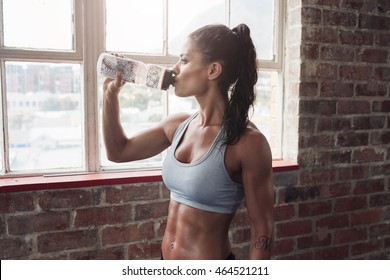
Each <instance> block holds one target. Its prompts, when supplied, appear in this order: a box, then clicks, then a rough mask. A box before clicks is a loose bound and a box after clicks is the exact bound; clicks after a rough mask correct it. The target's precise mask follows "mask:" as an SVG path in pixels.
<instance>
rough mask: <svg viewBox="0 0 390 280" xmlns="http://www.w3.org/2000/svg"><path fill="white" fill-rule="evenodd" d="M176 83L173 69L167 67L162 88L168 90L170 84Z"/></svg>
mask: <svg viewBox="0 0 390 280" xmlns="http://www.w3.org/2000/svg"><path fill="white" fill-rule="evenodd" d="M174 83H175V73H173V71H172V70H169V69H167V70H166V71H165V73H164V77H163V81H162V84H161V89H162V90H167V89H168V88H169V86H170V85H173V84H174Z"/></svg>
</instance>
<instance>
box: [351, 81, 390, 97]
mask: <svg viewBox="0 0 390 280" xmlns="http://www.w3.org/2000/svg"><path fill="white" fill-rule="evenodd" d="M355 93H356V96H386V94H387V89H386V85H383V84H380V83H375V82H371V83H368V84H358V85H356V90H355Z"/></svg>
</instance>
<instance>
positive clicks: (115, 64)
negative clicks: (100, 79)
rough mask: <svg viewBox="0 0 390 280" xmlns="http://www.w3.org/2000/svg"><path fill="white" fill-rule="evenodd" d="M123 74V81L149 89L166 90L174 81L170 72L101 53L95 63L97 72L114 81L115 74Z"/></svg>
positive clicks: (153, 65)
mask: <svg viewBox="0 0 390 280" xmlns="http://www.w3.org/2000/svg"><path fill="white" fill-rule="evenodd" d="M118 71H120V72H122V73H123V80H124V81H125V82H128V83H134V84H140V85H144V86H147V87H150V88H156V89H162V90H167V89H168V88H169V86H170V85H173V83H174V81H175V77H174V73H173V71H172V70H170V69H167V68H165V67H162V66H159V65H155V64H145V63H143V62H141V61H137V60H133V59H130V58H124V57H118V56H115V55H111V54H107V53H102V54H101V55H100V56H99V59H98V62H97V72H98V74H101V75H103V76H105V77H107V78H111V79H115V77H116V73H117V72H118Z"/></svg>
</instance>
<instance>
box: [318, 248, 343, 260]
mask: <svg viewBox="0 0 390 280" xmlns="http://www.w3.org/2000/svg"><path fill="white" fill-rule="evenodd" d="M348 256H349V246H347V245H345V246H340V247H328V248H323V249H321V250H318V251H316V252H315V253H314V259H316V260H342V259H347V258H348Z"/></svg>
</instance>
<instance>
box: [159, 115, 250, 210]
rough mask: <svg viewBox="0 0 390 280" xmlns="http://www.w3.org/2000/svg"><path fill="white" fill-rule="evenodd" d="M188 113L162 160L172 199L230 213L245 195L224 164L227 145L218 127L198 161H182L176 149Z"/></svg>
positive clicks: (205, 208)
mask: <svg viewBox="0 0 390 280" xmlns="http://www.w3.org/2000/svg"><path fill="white" fill-rule="evenodd" d="M197 115H198V113H196V114H194V115H192V116H191V117H189V118H188V119H187V120H186V121H184V122H183V123H182V124H180V126H179V127H178V128H177V130H176V132H175V135H174V137H173V140H172V145H171V147H170V149H169V150H168V154H167V157H166V158H165V161H164V164H163V170H162V175H163V180H164V183H165V185H166V186H167V188H168V189H169V190H170V191H171V199H172V200H175V201H177V202H180V203H182V204H185V205H188V206H191V207H194V208H197V209H202V210H205V211H211V212H217V213H233V212H235V211H236V210H237V208H238V207H239V206H240V204H241V202H242V200H243V198H244V189H243V186H242V184H239V183H235V182H233V181H232V180H231V178H230V177H229V174H228V172H227V170H226V168H225V160H224V159H225V151H226V145H224V144H223V134H224V133H223V131H224V130H223V129H221V130H220V132H219V133H218V135H217V137H216V138H215V140H214V142H213V144H212V145H211V147H210V149H209V151H208V152H207V153H206V154H205V155H204V156H203V157H202V158H201V159H200V160H198V161H196V162H193V163H183V162H180V161H178V160H177V159H176V157H175V151H176V148H177V146H178V144H179V143H180V139H181V138H182V137H183V135H184V133H185V131H186V129H187V127H188V125H189V124H190V122H191V121H192V120H193V119H194V118H195V117H196V116H197Z"/></svg>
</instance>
